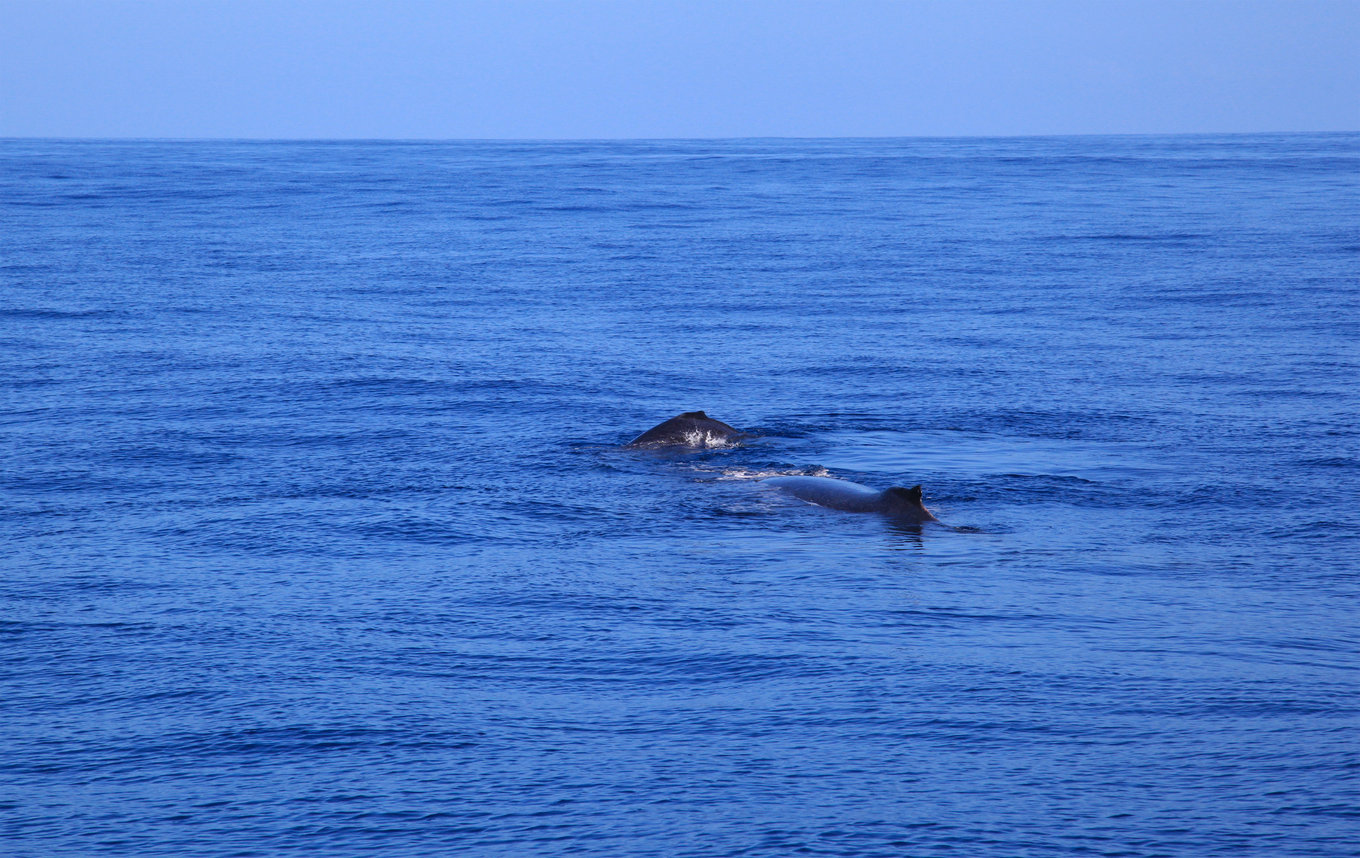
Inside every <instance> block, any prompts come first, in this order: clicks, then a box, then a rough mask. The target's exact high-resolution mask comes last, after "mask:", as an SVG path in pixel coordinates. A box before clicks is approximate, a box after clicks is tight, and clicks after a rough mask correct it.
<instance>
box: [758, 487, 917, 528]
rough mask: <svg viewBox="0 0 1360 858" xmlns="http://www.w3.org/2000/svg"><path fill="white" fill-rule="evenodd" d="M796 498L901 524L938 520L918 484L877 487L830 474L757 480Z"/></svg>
mask: <svg viewBox="0 0 1360 858" xmlns="http://www.w3.org/2000/svg"><path fill="white" fill-rule="evenodd" d="M760 485H762V486H770V487H771V488H774V489H778V490H779V491H781V492H783V493H784V494H788V495H792V496H793V497H796V498H798V499H799V500H804V501H807V502H808V503H813V504H816V505H817V506H824V507H827V508H829V509H839V510H845V511H846V512H876V513H879V514H880V515H886V516H888V517H889V518H892V519H893V520H895V521H898V522H901V523H904V524H924V523H925V522H927V521H939V519H938V518H936V517H935V516H934V515H932V514H931V512H930V510H928V509H926V507H925V504H924V503H922V502H921V487H920V486H912V487H911V488H909V489H908V488H903V487H902V486H893V487H892V488H890V489H884V490H883V491H878V490H877V489H872V488H870V487H868V486H862V485H860V484H859V483H852V482H850V481H849V480H837V479H833V478H831V477H770V478H768V479H764V480H761V481H760Z"/></svg>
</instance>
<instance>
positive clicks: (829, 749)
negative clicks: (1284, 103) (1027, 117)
mask: <svg viewBox="0 0 1360 858" xmlns="http://www.w3.org/2000/svg"><path fill="white" fill-rule="evenodd" d="M1358 382H1360V135H1330V136H1328V135H1291V136H1242V137H1119V138H1052V139H1023V140H884V141H877V140H875V141H740V142H637V143H584V144H569V143H450V144H397V143H174V142H166V143H160V142H52V141H6V142H0V406H2V422H0V544H2V545H3V560H0V566H2V568H3V572H2V573H0V700H3V704H2V705H0V845H3V850H2V851H3V852H4V854H6V855H14V856H74V855H81V856H87V855H173V856H183V855H195V856H247V855H261V856H276V855H307V856H315V855H327V856H331V855H335V856H348V855H382V856H408V855H409V856H415V855H422V856H423V855H457V854H473V855H504V856H523V855H556V854H579V855H600V856H614V855H638V856H643V855H668V856H670V855H674V856H732V855H753V856H782V855H792V854H809V855H833V856H886V855H909V856H928V855H996V856H1019V855H1026V856H1050V855H1054V856H1056V855H1073V856H1078V855H1129V856H1135V855H1136V856H1149V855H1175V856H1181V855H1196V856H1198V855H1233V856H1238V855H1247V854H1250V855H1269V856H1334V855H1355V854H1356V853H1357V849H1360V846H1357V844H1358V843H1360V738H1358V737H1360V732H1357V729H1358V728H1360V609H1357V598H1358V597H1360V508H1358V504H1357V501H1360V426H1358V425H1357V419H1356V415H1357V413H1360V392H1358V391H1360V383H1358ZM693 409H704V410H707V411H708V412H709V413H710V414H711V415H713V416H715V417H718V418H720V419H722V420H725V421H727V422H729V423H732V424H734V425H736V426H739V427H742V428H744V429H747V430H750V431H751V432H753V433H754V434H755V435H756V436H757V437H755V438H754V439H752V440H751V441H750V442H748V443H747V444H745V445H743V446H740V447H736V448H731V449H714V450H704V451H696V452H689V453H669V454H666V453H654V452H652V453H648V452H636V451H627V450H622V449H620V445H621V444H623V443H624V442H626V441H628V440H629V439H630V438H632V437H633V436H634V435H636V434H637V433H639V432H641V431H642V430H643V429H646V428H648V427H649V426H651V425H653V424H655V423H657V422H660V421H661V420H663V419H665V418H667V417H669V416H671V415H673V414H676V413H678V412H680V411H687V410H693ZM794 473H806V474H829V475H832V476H837V477H844V478H849V479H853V480H856V481H858V482H862V483H866V484H869V485H873V486H876V487H880V488H882V487H887V486H890V485H893V484H901V485H913V484H916V483H920V484H922V485H923V486H924V487H925V494H926V503H927V505H928V506H930V507H931V508H932V509H933V510H934V511H935V513H936V514H937V515H938V516H939V517H940V518H941V519H942V520H943V521H944V522H945V523H947V524H949V525H954V526H958V527H960V528H961V529H960V530H954V529H950V528H947V527H943V526H935V525H927V526H925V527H924V528H920V529H912V528H909V527H902V526H895V525H893V524H892V523H890V522H888V521H885V520H882V519H880V518H878V517H876V516H872V515H856V514H851V513H842V512H835V511H832V510H826V509H822V508H820V507H815V506H811V505H807V504H803V503H802V502H800V501H797V500H794V499H791V498H787V497H783V496H780V495H778V494H776V493H772V492H770V491H768V490H765V489H762V488H761V487H759V486H758V485H757V483H756V478H758V477H761V476H768V475H772V474H794Z"/></svg>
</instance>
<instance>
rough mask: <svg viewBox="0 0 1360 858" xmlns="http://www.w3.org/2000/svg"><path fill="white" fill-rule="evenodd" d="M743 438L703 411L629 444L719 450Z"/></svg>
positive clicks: (676, 418)
mask: <svg viewBox="0 0 1360 858" xmlns="http://www.w3.org/2000/svg"><path fill="white" fill-rule="evenodd" d="M741 437H742V434H741V432H740V430H738V429H735V428H733V427H731V426H728V425H727V424H726V423H724V422H722V421H721V420H714V419H713V418H712V417H709V416H708V415H707V414H705V413H704V412H702V411H686V412H685V413H683V414H677V415H676V416H674V417H672V418H671V419H669V420H667V421H665V422H664V423H660V424H658V425H656V426H653V427H652V428H651V429H648V430H647V431H646V432H643V433H642V434H641V435H639V436H637V437H636V438H634V439H633V440H632V441H629V442H628V446H629V447H718V446H724V445H726V444H731V443H732V442H734V441H737V440H739V439H740V438H741Z"/></svg>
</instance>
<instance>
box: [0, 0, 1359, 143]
mask: <svg viewBox="0 0 1360 858" xmlns="http://www.w3.org/2000/svg"><path fill="white" fill-rule="evenodd" d="M1241 131H1360V0H1231V1H1230V2H1221V0H1170V1H1169V0H1140V2H1117V0H1088V1H1087V2H1074V0H1048V2H1035V0H1012V2H977V0H950V2H935V0H928V2H918V0H896V2H885V0H826V1H825V2H813V0H749V2H742V0H722V2H708V0H692V2H679V0H664V2H663V0H656V2H652V0H616V2H598V0H576V2H568V0H561V2H545V0H484V2H468V0H447V2H414V0H382V1H381V2H379V0H374V2H353V0H314V1H313V0H265V2H259V0H174V2H170V0H141V2H130V1H129V2H114V0H0V136H21V137H27V136H55V137H265V138H351V137H378V138H605V137H750V136H793V137H804V136H807V137H841V136H916V135H1008V134H1081V133H1140V132H1241Z"/></svg>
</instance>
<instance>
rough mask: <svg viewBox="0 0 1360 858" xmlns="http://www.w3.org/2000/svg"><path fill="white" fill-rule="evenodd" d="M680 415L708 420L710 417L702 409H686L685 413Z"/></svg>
mask: <svg viewBox="0 0 1360 858" xmlns="http://www.w3.org/2000/svg"><path fill="white" fill-rule="evenodd" d="M680 416H681V417H692V418H694V419H695V420H707V419H708V415H707V414H705V413H704V412H702V411H686V412H685V413H684V414H681V415H680Z"/></svg>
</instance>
